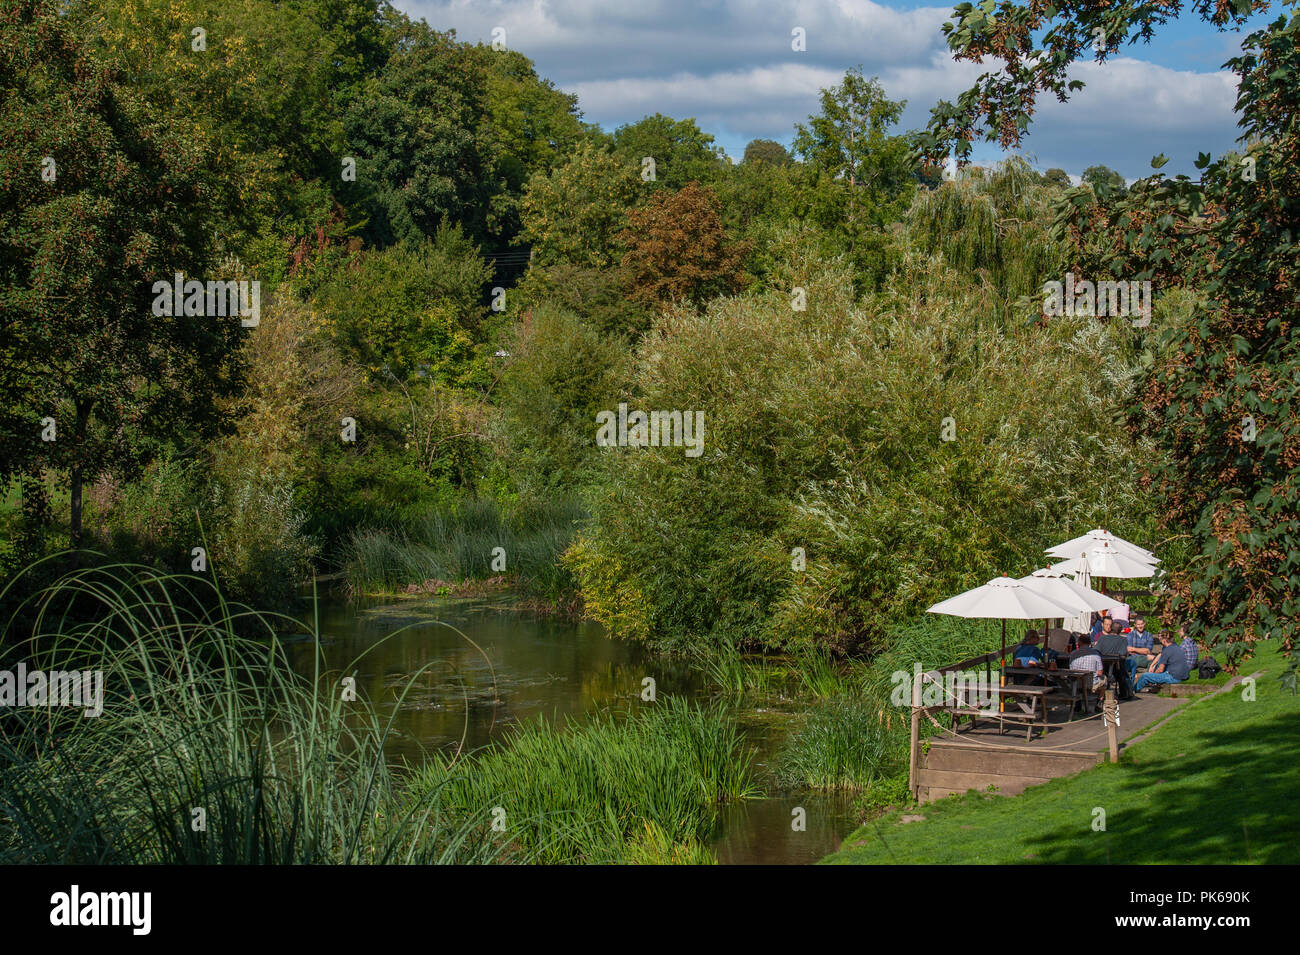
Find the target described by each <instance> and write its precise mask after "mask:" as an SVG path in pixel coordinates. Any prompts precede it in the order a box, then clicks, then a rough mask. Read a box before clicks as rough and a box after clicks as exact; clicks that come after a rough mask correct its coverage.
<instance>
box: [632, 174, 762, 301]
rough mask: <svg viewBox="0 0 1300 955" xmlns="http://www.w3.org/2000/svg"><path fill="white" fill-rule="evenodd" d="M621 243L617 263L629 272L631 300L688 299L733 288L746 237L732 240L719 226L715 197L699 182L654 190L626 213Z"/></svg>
mask: <svg viewBox="0 0 1300 955" xmlns="http://www.w3.org/2000/svg"><path fill="white" fill-rule="evenodd" d="M620 238H621V239H622V241H623V242H625V243H626V244H627V247H628V248H627V253H626V254H625V255H624V256H623V266H624V267H625V268H627V269H628V270H629V272H630V273H631V275H630V278H629V293H628V294H629V297H630V298H631V299H632V300H633V301H637V302H646V303H655V302H693V303H695V304H697V305H698V304H700V303H702V302H704V301H706V300H707V299H710V298H712V297H713V296H715V295H723V294H727V293H730V292H734V291H736V290H738V289H739V288H740V287H741V285H742V284H744V281H745V274H744V270H743V268H742V266H741V263H742V262H743V261H744V258H745V255H746V254H747V253H748V251H749V245H748V243H746V242H740V243H733V242H731V241H730V239H729V238H728V236H727V233H726V231H725V230H724V229H723V227H722V219H721V217H720V216H719V203H718V197H717V196H716V195H714V193H713V191H712V190H710V189H706V188H704V187H703V186H701V185H700V184H699V183H695V182H693V183H690V184H689V185H688V186H686V188H684V189H681V190H679V191H678V192H672V193H669V192H659V193H656V194H655V195H654V196H653V197H651V199H650V201H649V202H647V203H646V204H645V205H644V206H642V207H641V208H639V209H635V210H633V211H632V212H631V213H629V214H628V228H627V230H626V231H625V232H624V233H623V234H622V235H621V236H620Z"/></svg>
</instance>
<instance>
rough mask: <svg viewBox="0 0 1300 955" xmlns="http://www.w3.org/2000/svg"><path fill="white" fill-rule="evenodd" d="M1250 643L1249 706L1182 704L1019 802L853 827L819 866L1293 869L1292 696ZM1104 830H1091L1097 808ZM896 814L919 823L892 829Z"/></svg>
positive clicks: (941, 808) (1237, 699) (1229, 698)
mask: <svg viewBox="0 0 1300 955" xmlns="http://www.w3.org/2000/svg"><path fill="white" fill-rule="evenodd" d="M1285 667H1286V660H1285V659H1284V658H1282V656H1281V654H1280V653H1279V652H1278V650H1277V647H1276V645H1275V644H1261V645H1260V650H1259V652H1258V653H1257V654H1256V656H1255V658H1254V659H1252V660H1251V661H1249V662H1247V663H1246V664H1245V665H1244V667H1243V669H1242V673H1245V674H1249V673H1254V672H1255V671H1257V670H1264V671H1265V672H1264V673H1263V674H1261V675H1260V676H1259V677H1258V679H1257V681H1256V699H1255V700H1254V701H1247V700H1244V699H1243V694H1242V688H1241V687H1237V688H1234V689H1233V690H1231V691H1227V692H1225V693H1221V694H1216V695H1214V696H1212V697H1207V698H1202V699H1197V700H1194V701H1193V702H1191V703H1188V704H1184V705H1183V706H1182V707H1181V708H1180V709H1179V710H1177V711H1175V712H1174V713H1173V714H1172V715H1171V716H1170V717H1169V718H1168V719H1167V720H1166V721H1165V722H1164V723H1162V724H1160V726H1159V727H1158V728H1157V729H1156V730H1155V731H1154V732H1153V733H1152V735H1151V736H1149V737H1148V738H1146V739H1144V740H1142V741H1141V742H1139V743H1136V744H1134V745H1132V746H1130V747H1128V748H1127V749H1126V750H1125V751H1124V753H1123V754H1122V756H1121V759H1120V762H1119V763H1118V764H1117V765H1110V764H1105V765H1101V766H1098V767H1096V768H1095V769H1092V770H1089V771H1087V772H1085V773H1081V774H1079V775H1077V776H1073V777H1070V778H1067V779H1058V780H1053V781H1052V782H1050V783H1045V784H1043V785H1041V786H1036V787H1033V788H1030V789H1029V790H1027V791H1026V792H1025V793H1023V794H1022V795H1020V796H1016V797H1013V798H1007V797H1003V796H997V795H994V794H983V793H981V794H975V793H968V794H967V795H965V796H962V797H956V798H951V799H945V800H941V801H939V802H937V803H934V804H932V805H928V806H923V807H921V808H919V809H916V808H913V809H911V810H907V811H906V812H894V813H891V814H889V815H886V816H883V817H881V818H880V819H878V820H876V821H875V822H874V823H868V824H867V825H865V826H863V827H862V828H860V829H858V830H857V831H856V832H855V833H853V835H851V836H850V837H849V838H848V839H846V840H845V842H844V848H843V849H842V850H841V851H840V852H838V853H836V854H834V855H832V856H830V857H829V858H827V859H826V860H824V861H826V862H829V863H848V864H875V863H1004V864H1005V863H1015V862H1050V863H1061V862H1065V863H1167V862H1194V863H1240V862H1253V863H1274V864H1276V863H1295V862H1297V861H1300V803H1297V800H1296V794H1297V793H1298V792H1300V761H1298V760H1297V758H1296V757H1297V753H1300V697H1296V696H1293V695H1292V694H1291V692H1290V691H1289V690H1287V689H1285V688H1284V687H1283V686H1282V685H1281V684H1280V683H1279V681H1278V676H1279V674H1281V673H1282V671H1283V670H1284V669H1285ZM1098 808H1100V809H1102V810H1104V811H1105V829H1104V831H1100V830H1099V829H1094V819H1097V818H1099V815H1098V814H1097V813H1096V810H1097V809H1098ZM905 814H920V815H923V816H924V817H925V819H924V820H923V821H919V822H910V823H903V822H902V821H901V817H902V816H903V815H905Z"/></svg>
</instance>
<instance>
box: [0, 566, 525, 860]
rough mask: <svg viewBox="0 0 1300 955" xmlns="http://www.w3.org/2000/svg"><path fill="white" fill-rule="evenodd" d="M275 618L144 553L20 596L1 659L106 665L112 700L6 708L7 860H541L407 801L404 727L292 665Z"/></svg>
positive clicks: (0, 854)
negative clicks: (171, 571) (400, 761)
mask: <svg viewBox="0 0 1300 955" xmlns="http://www.w3.org/2000/svg"><path fill="white" fill-rule="evenodd" d="M42 569H43V567H42V566H41V565H36V566H35V567H33V568H32V569H31V570H30V571H29V572H30V573H37V574H39V573H41V571H42ZM10 586H12V584H11V585H10ZM8 590H9V588H6V590H5V591H3V592H0V605H2V603H3V600H4V598H5V597H6V596H7V595H8ZM276 622H277V621H276V620H275V615H268V614H260V613H255V612H253V611H252V610H250V609H248V608H246V607H242V606H239V605H236V604H231V603H228V602H227V601H226V600H225V599H224V597H223V596H222V594H221V592H220V590H219V589H218V588H217V587H216V586H215V585H214V584H213V583H211V581H208V580H204V579H201V578H196V577H189V576H178V575H167V574H160V573H157V572H156V571H154V570H152V569H150V568H147V567H142V566H135V565H128V564H109V565H105V566H101V567H95V568H82V569H75V570H72V571H68V572H66V573H63V574H61V575H59V576H58V577H57V578H56V579H55V580H54V582H53V583H52V584H50V585H49V586H46V587H43V588H40V589H39V590H38V591H37V592H36V593H35V594H34V595H32V596H31V597H29V598H27V599H26V600H22V601H20V602H19V606H18V607H17V608H16V609H15V610H14V611H13V612H12V613H11V614H10V616H9V617H8V618H7V620H6V621H5V626H4V629H3V631H2V632H0V647H3V648H4V651H3V659H2V660H0V663H2V664H3V665H2V666H0V669H7V670H10V671H13V670H15V668H16V667H17V666H18V664H19V663H20V662H21V663H22V664H23V665H24V666H25V667H26V668H27V670H28V671H31V670H33V669H41V670H43V671H53V670H58V671H63V672H68V671H80V672H90V671H99V672H100V673H102V675H103V687H104V696H103V712H102V715H99V716H97V717H87V716H84V715H83V710H82V709H77V708H70V707H62V706H41V707H24V708H8V709H6V710H5V711H3V716H2V717H0V863H4V864H8V863H46V864H49V863H79V864H128V865H140V864H221V863H224V864H275V863H291V864H308V863H335V864H347V863H423V864H428V863H448V862H455V863H476V862H477V863H483V862H492V861H497V860H498V859H499V858H501V857H502V855H503V853H505V852H510V853H512V854H513V856H514V857H515V858H523V859H527V858H528V855H527V853H526V851H525V852H521V851H519V850H518V847H511V846H508V845H506V844H504V843H503V842H502V840H499V839H488V838H486V836H485V835H484V830H483V826H482V825H480V822H481V820H478V819H476V818H475V816H474V814H473V813H463V812H462V813H458V814H457V819H456V822H455V824H454V825H448V816H447V815H446V814H445V813H443V812H442V811H441V806H440V803H439V795H440V793H439V791H438V790H437V789H431V790H429V791H428V792H427V793H426V797H427V798H426V799H425V800H424V801H422V802H420V803H418V804H416V803H412V802H411V801H410V800H409V799H406V798H404V796H403V794H402V793H401V792H400V791H399V789H398V786H397V781H396V778H395V776H394V774H393V773H392V772H390V768H389V766H388V764H387V761H386V760H385V757H384V741H385V739H386V737H387V735H388V733H389V729H390V728H389V726H388V725H386V724H384V723H383V722H381V721H380V720H379V719H378V718H377V717H376V715H375V713H374V711H373V710H372V709H371V708H370V707H369V706H368V704H367V703H366V702H365V701H363V700H360V699H349V697H348V694H347V693H346V692H345V691H344V683H343V674H342V673H328V672H325V671H324V670H323V669H322V668H321V663H320V660H319V658H318V659H317V664H316V670H315V672H314V673H313V675H312V677H311V678H306V679H305V678H303V677H301V676H300V675H298V674H297V673H295V672H294V671H293V670H291V669H290V667H289V665H288V663H287V661H286V659H285V656H284V653H283V651H282V648H281V645H280V644H279V642H278V641H277V640H276V639H275V638H274V629H275V626H276ZM299 626H301V625H299Z"/></svg>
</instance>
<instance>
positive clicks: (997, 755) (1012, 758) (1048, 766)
mask: <svg viewBox="0 0 1300 955" xmlns="http://www.w3.org/2000/svg"><path fill="white" fill-rule="evenodd" d="M1099 762H1101V760H1100V757H1099V755H1098V754H1096V753H1069V754H1063V753H1049V752H1043V753H1039V752H1035V751H1034V750H1033V749H1031V748H1028V747H1022V748H1019V749H1016V750H1011V751H1007V750H998V749H991V748H989V747H987V746H954V745H951V744H945V745H943V746H940V745H938V744H937V743H932V744H931V746H930V752H928V753H926V754H925V757H924V761H923V763H922V764H921V766H920V767H919V770H931V771H934V770H952V771H956V772H968V773H992V774H997V773H1010V774H1012V775H1016V776H1042V777H1043V778H1044V779H1055V778H1057V777H1058V776H1072V775H1074V774H1075V773H1078V772H1082V771H1083V770H1085V769H1089V768H1091V767H1093V766H1096V765H1097V764H1098V763H1099Z"/></svg>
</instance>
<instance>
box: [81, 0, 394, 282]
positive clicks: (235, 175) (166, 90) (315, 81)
mask: <svg viewBox="0 0 1300 955" xmlns="http://www.w3.org/2000/svg"><path fill="white" fill-rule="evenodd" d="M67 6H68V7H69V14H68V22H69V23H70V24H71V25H72V26H73V27H74V28H76V29H77V30H78V32H79V33H80V34H81V35H82V36H83V37H84V38H85V40H86V41H87V42H88V43H90V44H92V45H93V46H94V48H95V49H96V50H97V51H98V52H99V54H100V55H101V56H102V57H103V58H105V59H108V60H109V61H111V62H112V63H113V64H114V65H115V66H116V67H117V68H118V69H119V70H120V71H121V75H122V76H123V77H128V78H129V84H130V86H131V88H132V89H133V90H134V91H135V92H136V93H138V94H139V95H140V96H142V97H144V98H145V99H147V100H148V102H149V103H150V104H151V108H152V109H153V110H155V111H156V113H157V114H159V115H164V116H171V117H173V118H175V119H176V120H178V121H181V122H184V123H185V124H187V125H197V126H199V127H200V128H201V130H202V132H203V135H204V138H205V140H206V141H207V142H208V144H209V146H210V148H211V150H212V152H213V154H214V158H213V162H212V163H211V168H212V172H213V176H212V179H211V185H210V188H211V189H212V191H213V195H212V196H211V201H210V202H209V203H208V212H207V215H208V217H209V221H210V227H211V231H212V232H213V233H214V234H215V235H216V236H217V241H218V243H219V249H220V250H221V251H222V252H225V253H229V254H234V255H237V256H239V257H240V258H241V259H243V260H244V261H245V262H247V263H248V265H249V267H250V268H251V269H252V270H253V271H255V272H257V273H258V275H259V277H261V278H262V279H265V280H269V281H274V280H276V279H277V278H278V277H279V276H278V275H276V274H274V270H275V269H279V268H282V267H283V260H284V249H283V245H282V241H281V240H282V239H283V237H284V236H285V235H286V234H294V235H302V234H305V233H307V232H309V231H311V230H313V229H315V228H316V227H317V226H318V225H321V224H323V223H325V222H326V221H327V219H328V218H329V216H330V213H331V209H332V207H333V206H334V204H335V200H336V198H338V197H342V196H344V195H345V194H347V192H348V185H349V184H346V183H344V181H343V179H342V176H341V157H342V156H343V155H344V154H346V152H347V150H345V149H344V144H345V140H344V130H343V122H342V112H341V110H340V109H339V106H338V98H339V97H340V95H341V94H342V93H343V91H344V90H346V89H347V88H348V87H349V86H350V85H351V84H353V83H355V82H357V81H358V80H359V79H360V78H361V76H362V75H364V73H365V72H366V71H367V70H368V69H373V68H376V67H377V66H378V65H379V64H380V63H382V61H383V60H384V59H386V57H387V51H386V48H385V45H384V42H383V37H384V34H383V31H382V28H381V26H380V24H379V22H378V19H379V16H380V14H379V12H378V9H377V7H376V5H375V3H374V2H373V0H304V2H301V3H269V2H267V0H228V2H221V3H214V2H212V0H79V2H76V3H73V4H69V5H67ZM200 25H201V26H202V28H203V29H204V31H205V33H204V34H203V36H202V37H201V40H202V43H201V46H202V48H201V49H195V45H196V44H199V39H200V38H196V37H194V36H193V35H192V33H191V31H192V30H194V29H195V28H196V27H197V26H200Z"/></svg>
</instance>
